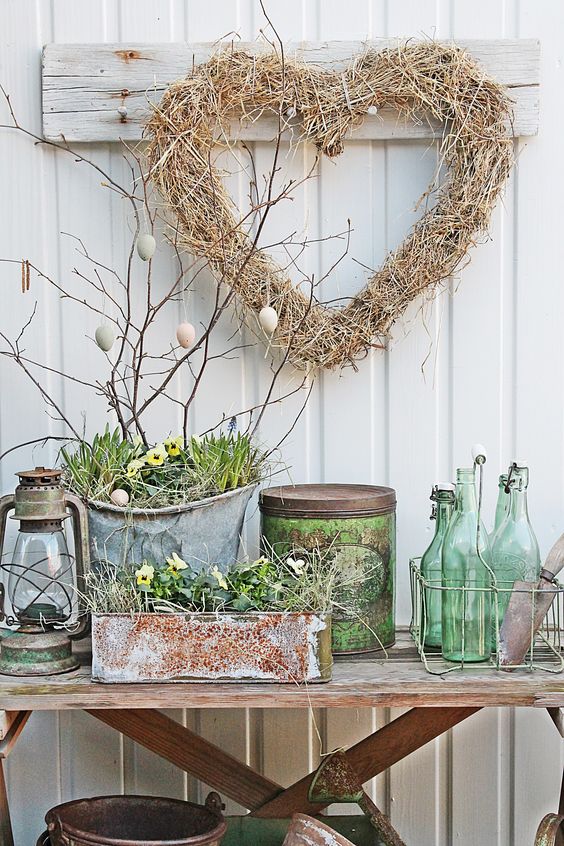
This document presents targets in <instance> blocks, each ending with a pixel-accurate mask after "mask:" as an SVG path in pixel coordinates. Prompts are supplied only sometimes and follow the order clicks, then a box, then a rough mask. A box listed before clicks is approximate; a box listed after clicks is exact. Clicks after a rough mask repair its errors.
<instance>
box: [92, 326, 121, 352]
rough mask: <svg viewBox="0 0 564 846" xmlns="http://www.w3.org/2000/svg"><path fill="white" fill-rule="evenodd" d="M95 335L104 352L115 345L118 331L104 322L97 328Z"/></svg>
mask: <svg viewBox="0 0 564 846" xmlns="http://www.w3.org/2000/svg"><path fill="white" fill-rule="evenodd" d="M94 337H95V339H96V343H97V344H98V346H99V347H100V349H101V350H104V352H109V351H110V350H111V348H112V347H113V345H114V342H115V339H116V333H115V332H114V329H113V327H112V326H110V325H109V324H108V323H102V325H101V326H98V328H97V329H96V333H95V335H94Z"/></svg>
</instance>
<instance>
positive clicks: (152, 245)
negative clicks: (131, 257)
mask: <svg viewBox="0 0 564 846" xmlns="http://www.w3.org/2000/svg"><path fill="white" fill-rule="evenodd" d="M156 249H157V242H156V241H155V239H154V238H153V236H152V235H150V234H149V233H148V232H142V233H141V234H140V235H139V236H138V238H137V253H138V255H139V258H141V259H143V261H149V259H151V258H153V256H154V255H155V250H156Z"/></svg>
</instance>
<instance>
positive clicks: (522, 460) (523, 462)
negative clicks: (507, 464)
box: [511, 458, 529, 467]
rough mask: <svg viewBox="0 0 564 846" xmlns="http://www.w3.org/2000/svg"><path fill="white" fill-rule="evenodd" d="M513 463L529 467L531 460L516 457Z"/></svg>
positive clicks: (516, 465) (517, 465)
mask: <svg viewBox="0 0 564 846" xmlns="http://www.w3.org/2000/svg"><path fill="white" fill-rule="evenodd" d="M511 464H514V465H515V467H528V466H529V462H528V461H525V460H524V459H523V458H514V459H513V461H512V462H511Z"/></svg>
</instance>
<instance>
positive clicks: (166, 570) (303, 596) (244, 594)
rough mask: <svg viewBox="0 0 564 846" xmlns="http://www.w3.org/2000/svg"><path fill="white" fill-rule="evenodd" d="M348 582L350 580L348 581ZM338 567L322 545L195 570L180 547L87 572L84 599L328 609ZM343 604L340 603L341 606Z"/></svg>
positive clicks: (110, 607)
mask: <svg viewBox="0 0 564 846" xmlns="http://www.w3.org/2000/svg"><path fill="white" fill-rule="evenodd" d="M345 584H346V583H345ZM343 586H344V583H343V576H342V575H341V574H340V571H339V569H338V567H336V566H335V565H334V564H332V563H331V559H329V558H326V557H325V556H324V555H323V554H322V553H320V552H319V551H316V552H313V553H308V554H305V553H304V554H303V557H302V558H295V557H293V556H288V557H286V558H285V559H282V558H273V559H269V558H258V559H257V560H256V561H251V562H241V563H238V564H235V565H234V566H232V567H230V568H229V569H228V570H227V571H226V572H225V573H222V572H221V571H220V570H219V568H218V567H217V566H216V565H214V566H212V567H207V568H204V569H203V570H195V569H193V568H192V567H190V566H189V565H187V564H186V563H185V562H184V561H183V560H182V559H181V558H179V556H178V555H177V554H176V553H173V555H172V557H171V558H167V560H166V562H165V563H164V564H156V565H153V564H148V563H147V562H144V563H143V564H142V565H141V566H140V567H138V568H136V567H135V565H131V566H130V567H128V568H125V569H123V570H121V571H116V570H112V569H106V570H105V571H104V572H93V573H89V574H88V576H87V596H86V604H87V607H88V608H89V610H91V611H93V612H98V613H103V612H114V613H123V612H129V611H134V610H144V611H178V610H186V611H234V612H245V611H294V612H300V611H314V612H317V613H330V612H331V611H332V610H333V608H334V607H336V605H335V597H336V595H337V593H338V592H341V591H342V589H343ZM339 607H340V608H341V609H342V606H339Z"/></svg>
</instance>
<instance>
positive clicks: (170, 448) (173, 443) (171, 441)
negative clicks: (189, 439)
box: [164, 435, 184, 458]
mask: <svg viewBox="0 0 564 846" xmlns="http://www.w3.org/2000/svg"><path fill="white" fill-rule="evenodd" d="M164 445H165V448H166V451H167V452H168V454H169V455H170V456H171V457H172V458H174V457H175V456H177V455H180V450H181V449H182V447H183V446H184V438H183V437H182V435H178V437H176V438H167V439H166V441H165V442H164Z"/></svg>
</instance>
